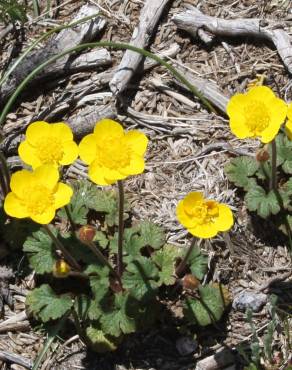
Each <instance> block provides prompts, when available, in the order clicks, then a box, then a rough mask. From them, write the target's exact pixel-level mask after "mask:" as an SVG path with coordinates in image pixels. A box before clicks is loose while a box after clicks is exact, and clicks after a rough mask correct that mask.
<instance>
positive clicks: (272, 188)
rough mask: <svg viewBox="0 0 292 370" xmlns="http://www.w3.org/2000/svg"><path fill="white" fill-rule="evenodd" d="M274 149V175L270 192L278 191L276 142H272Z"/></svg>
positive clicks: (271, 179)
mask: <svg viewBox="0 0 292 370" xmlns="http://www.w3.org/2000/svg"><path fill="white" fill-rule="evenodd" d="M271 147H272V175H271V178H270V190H274V191H275V190H276V189H277V145H276V141H275V140H273V141H272V142H271Z"/></svg>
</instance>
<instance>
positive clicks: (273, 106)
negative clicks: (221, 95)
mask: <svg viewBox="0 0 292 370" xmlns="http://www.w3.org/2000/svg"><path fill="white" fill-rule="evenodd" d="M227 114H228V116H229V118H230V129H231V131H232V132H233V134H234V135H235V136H237V137H238V138H239V139H244V138H247V137H253V138H254V137H259V138H260V140H261V141H262V142H263V143H269V142H270V141H272V140H273V139H274V137H275V136H276V135H277V133H278V131H279V129H280V126H281V124H282V123H283V122H284V120H285V118H286V114H287V105H286V103H285V102H284V101H283V100H281V99H279V98H277V97H276V96H275V94H274V93H273V91H272V90H271V89H269V88H268V87H266V86H255V87H253V88H251V89H250V90H249V91H248V92H247V93H246V94H236V95H234V96H233V97H232V98H231V99H230V100H229V103H228V105H227Z"/></svg>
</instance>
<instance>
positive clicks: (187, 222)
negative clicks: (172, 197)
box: [176, 200, 197, 229]
mask: <svg viewBox="0 0 292 370" xmlns="http://www.w3.org/2000/svg"><path fill="white" fill-rule="evenodd" d="M176 217H177V219H178V221H179V222H180V223H181V224H182V225H183V226H184V227H185V228H187V229H188V228H192V227H195V226H196V225H197V220H196V219H194V218H191V217H189V216H188V214H187V213H186V212H185V208H184V200H181V201H179V202H178V204H177V207H176Z"/></svg>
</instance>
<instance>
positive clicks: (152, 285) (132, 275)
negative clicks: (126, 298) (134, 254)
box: [122, 257, 159, 300]
mask: <svg viewBox="0 0 292 370" xmlns="http://www.w3.org/2000/svg"><path fill="white" fill-rule="evenodd" d="M158 280H159V277H158V269H157V267H156V266H155V265H154V263H153V262H152V261H151V260H150V259H148V258H146V257H139V258H137V259H136V260H133V261H131V262H130V263H129V264H128V266H127V269H126V271H125V272H124V274H123V277H122V282H123V286H124V287H125V288H126V289H129V292H130V293H131V295H132V296H133V297H135V298H136V299H138V300H142V298H144V299H148V298H149V297H152V296H153V294H155V292H156V288H157V287H158Z"/></svg>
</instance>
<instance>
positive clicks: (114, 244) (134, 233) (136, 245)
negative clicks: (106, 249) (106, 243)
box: [110, 227, 145, 258]
mask: <svg viewBox="0 0 292 370" xmlns="http://www.w3.org/2000/svg"><path fill="white" fill-rule="evenodd" d="M144 244H145V243H144V240H143V239H142V238H141V237H140V235H139V234H138V229H137V227H131V228H126V229H125V230H124V235H123V247H124V251H125V252H126V253H127V254H128V255H130V256H131V257H133V258H135V257H138V256H140V249H141V248H142V247H143V246H144ZM110 250H111V252H112V253H117V251H118V233H117V232H116V233H115V235H114V238H113V239H112V240H111V241H110Z"/></svg>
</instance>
